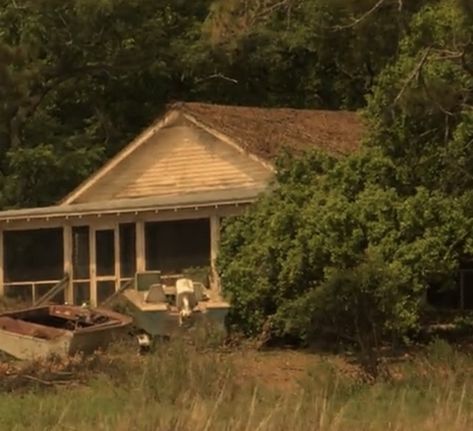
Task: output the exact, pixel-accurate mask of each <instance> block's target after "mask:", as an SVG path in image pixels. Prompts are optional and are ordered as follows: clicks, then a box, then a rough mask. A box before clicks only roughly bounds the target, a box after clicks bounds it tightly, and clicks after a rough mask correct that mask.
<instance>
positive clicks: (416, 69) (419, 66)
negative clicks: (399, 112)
mask: <svg viewBox="0 0 473 431" xmlns="http://www.w3.org/2000/svg"><path fill="white" fill-rule="evenodd" d="M429 54H430V47H429V48H427V49H426V50H425V52H424V54H423V55H422V58H421V59H420V61H419V62H418V63H417V64H416V66H415V67H414V69H413V71H412V72H411V73H410V74H409V76H408V78H407V79H406V81H405V82H404V85H403V86H402V88H401V90H400V91H399V93H398V95H397V96H396V97H395V99H394V101H393V105H395V104H396V103H397V102H399V100H400V99H401V97H402V95H403V94H404V92H405V91H406V90H407V87H408V86H409V84H410V83H411V82H412V81H413V80H414V79H417V78H418V76H419V74H420V72H421V70H422V67H423V66H424V64H425V62H426V61H427V58H428V57H429Z"/></svg>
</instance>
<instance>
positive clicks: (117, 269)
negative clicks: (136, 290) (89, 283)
mask: <svg viewBox="0 0 473 431" xmlns="http://www.w3.org/2000/svg"><path fill="white" fill-rule="evenodd" d="M113 241H114V247H113V248H114V251H115V291H117V290H118V289H119V288H120V277H121V267H120V263H121V262H120V225H119V224H118V223H116V224H115V226H114V229H113Z"/></svg>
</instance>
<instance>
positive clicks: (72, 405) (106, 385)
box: [0, 340, 473, 431]
mask: <svg viewBox="0 0 473 431" xmlns="http://www.w3.org/2000/svg"><path fill="white" fill-rule="evenodd" d="M23 367H24V368H22V371H18V374H21V372H24V373H33V372H34V370H40V369H43V370H44V369H46V370H48V372H54V373H57V372H68V373H71V374H72V375H74V376H75V377H77V376H80V378H75V379H74V381H75V382H76V384H75V385H73V386H59V387H57V386H55V385H44V384H43V383H41V381H34V380H33V381H29V382H28V386H26V385H22V386H21V390H19V389H18V387H16V388H10V389H8V388H5V387H4V388H3V389H4V390H3V392H2V394H1V395H0V429H2V430H3V429H5V430H33V431H34V430H45V429H47V430H77V431H82V430H90V429H94V430H114V431H122V430H123V431H125V430H127V431H128V430H140V431H141V430H150V431H151V430H153V431H154V430H166V431H167V430H182V431H187V430H189V431H191V430H192V431H204V430H228V431H236V430H238V431H239V430H248V431H250V430H251V431H253V430H259V431H269V430H271V431H273V430H274V431H278V430H281V431H282V430H303V431H305V430H320V431H322V430H327V431H342V430H343V431H345V430H373V431H377V430H382V431H387V430H413V431H414V430H416V431H417V430H418V431H423V430H425V431H430V430H432V431H433V430H469V429H472V427H473V396H472V395H473V393H472V392H473V391H472V377H471V376H472V375H473V373H472V371H473V360H472V359H471V358H470V357H469V356H468V355H466V354H462V353H459V352H457V351H455V350H454V349H452V348H451V347H450V346H448V345H447V344H445V343H443V342H437V343H434V344H433V345H432V346H430V347H429V349H428V350H427V352H425V353H423V354H419V355H417V357H416V358H415V359H411V360H408V361H406V362H403V363H398V364H395V365H392V366H390V373H389V375H390V377H389V378H383V379H379V380H378V381H375V382H369V381H366V379H364V378H363V375H362V373H361V372H360V371H359V370H358V368H357V367H355V366H354V365H352V364H349V363H347V362H346V361H345V360H343V359H341V358H340V357H330V356H327V357H322V356H320V355H314V354H309V353H303V352H293V351H279V352H275V351H273V352H255V351H245V350H239V351H235V350H233V351H231V352H228V351H223V350H221V349H217V348H208V347H206V346H204V345H202V344H201V343H188V342H184V341H182V340H181V341H176V342H172V343H169V344H167V345H162V346H159V347H158V348H157V349H156V351H155V352H153V353H152V354H150V355H147V356H144V357H142V356H138V355H137V354H136V353H134V351H133V349H132V348H131V346H130V345H117V346H115V347H114V349H113V350H112V351H111V352H109V353H107V354H106V355H105V354H99V355H96V356H94V357H91V358H88V359H83V360H80V359H78V358H75V359H73V360H70V361H62V362H58V361H56V362H54V361H53V363H52V364H49V365H46V364H35V365H31V364H29V365H28V364H25V365H23ZM28 367H29V368H28ZM17 370H18V369H17ZM4 378H5V376H4V377H3V378H2V379H4ZM43 378H45V377H44V376H42V377H41V376H39V377H38V379H39V380H42V379H43ZM12 389H14V390H12ZM6 390H10V392H9V393H7V392H5V391H6Z"/></svg>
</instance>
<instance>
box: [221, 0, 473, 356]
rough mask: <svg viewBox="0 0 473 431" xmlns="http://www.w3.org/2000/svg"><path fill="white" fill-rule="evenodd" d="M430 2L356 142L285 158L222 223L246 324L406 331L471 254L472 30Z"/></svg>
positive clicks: (462, 12) (387, 73)
mask: <svg viewBox="0 0 473 431" xmlns="http://www.w3.org/2000/svg"><path fill="white" fill-rule="evenodd" d="M430 3H431V4H429V5H427V6H426V7H424V8H423V9H421V10H420V11H418V12H417V13H415V14H414V15H413V16H412V18H411V19H410V22H409V25H408V29H407V31H406V32H405V35H404V37H403V38H402V40H401V41H400V43H399V49H398V54H397V55H396V56H395V58H393V59H392V61H391V62H390V63H389V64H388V65H387V66H386V67H385V68H384V69H383V70H382V72H381V73H380V74H379V75H378V76H377V78H376V84H375V86H374V87H373V90H372V92H371V94H370V95H368V97H367V99H368V105H367V108H366V109H365V117H366V121H367V124H368V131H369V133H368V138H367V143H366V146H365V148H364V149H363V151H362V152H361V153H360V154H357V155H353V156H350V157H348V158H347V159H343V160H330V159H328V158H327V157H326V156H320V155H317V154H312V155H308V156H307V157H306V158H304V159H303V160H289V161H288V160H286V161H285V162H284V164H283V166H282V168H281V169H280V171H279V176H278V179H277V188H276V191H275V193H273V194H272V195H270V196H266V197H264V198H263V199H262V200H261V201H260V203H259V204H258V205H257V206H256V207H254V208H252V209H251V211H250V212H249V213H248V214H247V215H246V216H244V217H243V218H241V219H240V220H238V221H237V222H232V223H230V224H229V226H227V227H226V235H225V236H224V244H223V251H222V256H221V260H220V263H221V268H222V274H223V282H224V286H225V287H226V289H227V292H228V293H229V294H230V295H231V297H232V300H233V302H234V304H235V308H234V310H233V312H234V316H233V317H234V319H235V321H236V322H238V323H239V325H240V326H243V327H244V329H245V330H246V331H247V332H248V333H258V332H260V331H261V330H263V328H267V326H265V324H269V326H270V328H271V329H272V330H273V331H276V332H279V333H282V334H287V333H289V334H294V335H296V336H298V337H303V338H308V337H310V336H313V335H316V334H321V333H332V334H335V335H337V336H339V337H342V338H348V339H356V341H357V342H358V343H359V344H360V346H361V347H368V348H369V347H371V346H373V345H376V343H378V342H379V340H381V339H382V338H383V337H386V336H390V337H392V336H398V337H401V336H404V335H406V334H408V333H409V331H410V330H412V329H415V328H416V326H417V324H418V322H419V318H420V316H421V315H422V311H423V309H424V308H425V301H424V298H425V292H426V288H427V286H428V285H429V284H431V283H435V284H436V285H440V286H442V285H443V286H445V287H448V286H451V285H452V284H453V282H454V270H455V269H457V268H458V265H459V263H460V262H461V261H462V260H463V259H467V258H468V257H469V256H471V253H472V242H471V234H470V232H471V229H472V227H473V225H472V223H473V211H472V209H473V208H472V203H473V201H472V197H473V196H472V193H471V185H472V183H471V180H472V173H473V171H472V161H473V160H472V159H471V142H473V140H472V139H473V128H472V125H473V123H472V120H473V117H472V115H473V114H472V106H471V96H472V89H473V81H472V78H473V74H472V71H473V68H472V66H473V45H472V44H471V41H472V40H473V39H472V38H473V27H472V25H471V15H470V14H469V13H468V12H469V10H468V9H464V8H463V7H462V6H463V5H462V3H461V2H455V1H451V0H445V1H440V2H430Z"/></svg>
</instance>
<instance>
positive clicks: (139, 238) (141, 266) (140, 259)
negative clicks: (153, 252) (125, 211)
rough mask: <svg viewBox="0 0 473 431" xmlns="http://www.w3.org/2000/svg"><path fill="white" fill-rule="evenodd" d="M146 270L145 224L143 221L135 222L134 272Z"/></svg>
mask: <svg viewBox="0 0 473 431" xmlns="http://www.w3.org/2000/svg"><path fill="white" fill-rule="evenodd" d="M145 270H146V261H145V224H144V222H143V221H137V222H136V272H142V271H145Z"/></svg>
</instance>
